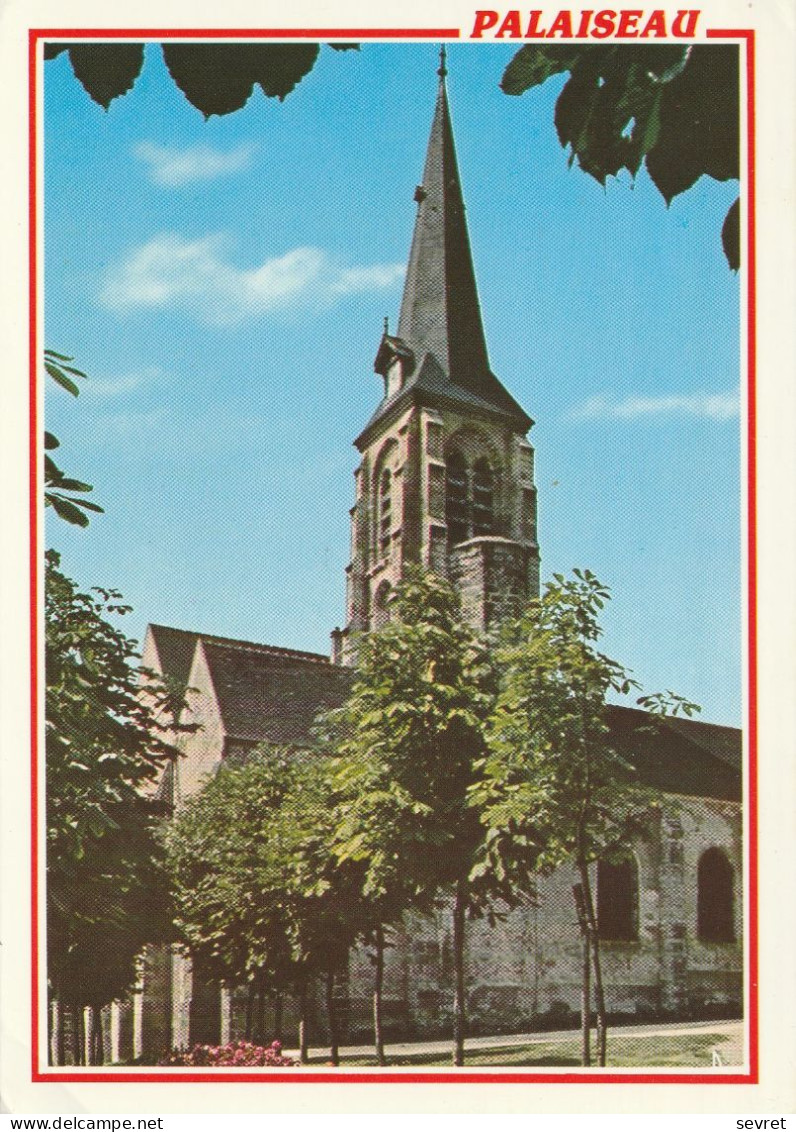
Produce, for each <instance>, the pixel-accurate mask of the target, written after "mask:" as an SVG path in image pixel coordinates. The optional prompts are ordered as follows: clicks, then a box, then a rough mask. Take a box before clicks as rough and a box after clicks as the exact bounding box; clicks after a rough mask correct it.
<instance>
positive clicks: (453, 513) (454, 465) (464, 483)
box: [445, 448, 470, 546]
mask: <svg viewBox="0 0 796 1132" xmlns="http://www.w3.org/2000/svg"><path fill="white" fill-rule="evenodd" d="M445 463H446V481H445V520H446V522H447V524H448V543H449V544H450V545H451V546H454V545H455V544H456V543H457V542H464V540H465V539H467V538H469V537H470V514H469V512H470V507H469V499H468V495H469V492H468V475H467V464H466V463H465V459H464V457H463V456H462V454H461V452H459V451H458V450H457V449H455V448H454V449H453V450H452V451H451V452H449V453H448V457H447V460H446V462H445Z"/></svg>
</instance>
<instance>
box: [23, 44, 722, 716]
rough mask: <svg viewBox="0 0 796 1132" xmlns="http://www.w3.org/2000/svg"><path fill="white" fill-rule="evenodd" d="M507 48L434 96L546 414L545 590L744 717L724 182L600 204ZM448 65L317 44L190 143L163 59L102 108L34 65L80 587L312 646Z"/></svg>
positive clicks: (490, 53) (541, 445)
mask: <svg viewBox="0 0 796 1132" xmlns="http://www.w3.org/2000/svg"><path fill="white" fill-rule="evenodd" d="M513 54H514V48H512V47H507V46H505V45H503V44H484V45H476V44H461V45H452V46H451V47H450V50H449V55H448V66H449V79H448V89H449V94H450V100H451V110H452V116H453V124H454V132H455V135H456V144H457V150H458V157H459V165H460V170H461V175H462V182H463V187H464V193H465V200H466V202H467V211H468V220H469V225H470V237H471V241H472V247H473V255H474V260H475V267H476V275H477V278H478V284H479V292H480V297H481V305H482V309H483V316H484V324H485V328H486V334H487V342H488V345H489V352H490V359H491V362H492V368H493V369H494V371H495V373H497V375H498V376H499V377H500V379H501V380H502V381H503V383H504V384H505V385H506V386H507V388H508V389H509V390H510V392H511V393H512V394H513V395H514V396H515V397H516V398H517V399H518V400H519V402H520V403H521V404H522V405H523V407H524V408H525V409H526V410H527V411H528V412H529V413H530V415H531V416H532V417H533V418H534V419H535V421H536V422H537V423H536V425H535V427H534V428H533V430H532V432H531V439H532V441H533V443H534V445H535V447H536V451H537V483H538V488H539V530H540V543H541V552H542V576H543V578H545V577H549V576H550V575H551V574H552V573H553V572H554V571H564V572H567V571H569V570H571V569H572V567H573V566H586V567H588V568H590V569H591V570H593V571H594V572H595V573H596V574H597V575H598V576H599V577H600V578H601V579H602V580H604V581H605V582H607V583H608V585H610V586H611V588H612V590H613V592H614V600H613V602H612V605H611V608H610V610H609V611H608V613H607V616H606V619H605V625H606V635H605V640H604V645H605V649H606V651H607V652H609V653H610V654H611V655H613V656H615V657H617V658H618V659H621V660H622V661H623V662H624V663H626V664H627V665H628V666H629V667H631V668H632V669H633V670H634V672H635V674H636V675H637V677H638V678H639V679H641V680H642V682H643V683H644V685H645V687H647V688H648V689H649V690H658V689H662V688H672V689H674V690H676V691H678V692H681V693H682V694H684V695H687V696H689V697H690V698H692V699H694V700H696V701H697V702H699V703H701V704H702V707H703V718H705V719H709V720H714V721H716V722H726V723H739V722H740V716H741V691H740V689H741V673H740V635H741V614H740V601H741V596H740V582H739V575H740V568H739V558H740V555H739V547H740V506H739V491H740V488H739V474H740V472H739V435H740V424H739V416H738V384H739V361H738V339H739V329H738V302H739V299H738V279H737V278H736V277H735V276H733V275H732V273H731V272H730V271H729V269H728V268H727V266H726V262H725V260H724V257H723V255H722V252H721V247H720V242H719V231H720V228H721V223H722V220H723V217H724V214H725V212H726V210H727V208H728V206H729V204H730V203H731V201H732V199H733V198H734V196H735V193H736V191H737V188H736V186H735V185H733V184H729V185H719V184H716V183H715V182H711V181H708V180H706V179H704V178H703V179H702V181H701V182H700V183H699V184H698V185H697V186H696V187H695V189H693V190H691V191H690V192H688V193H686V194H684V195H683V196H682V197H680V198H677V199H676V200H675V201H674V203H673V204H672V206H671V207H670V208H668V209H667V208H666V206H665V204H664V202H663V200H662V198H661V197H660V195H659V194H658V192H657V190H655V189H654V187H653V186H652V185H651V183H650V182H649V179H648V178H647V177H646V174H644V173H643V172H642V174H641V175H640V176H639V177H638V179H637V181H636V182H635V184H631V182H630V180H629V179H627V178H625V179H621V180H620V181H619V182H612V183H610V184H609V185H608V186H607V187H606V189H603V188H601V187H600V186H599V185H598V184H597V183H596V182H594V181H593V180H592V179H591V178H589V177H587V176H586V175H584V174H583V173H581V172H580V171H579V170H578V169H577V168H572V169H570V168H568V164H567V156H566V154H565V153H564V152H563V150H562V149H561V147H560V146H559V144H558V141H557V138H556V136H555V130H554V127H553V118H552V114H553V105H554V101H555V96H556V94H557V91H558V89H559V86H560V84H556V83H555V82H550V83H548V84H546V86H545V87H543V88H541V89H540V90H537V91H534V92H530V93H528V94H526V95H524V96H522V97H521V98H509V97H507V96H506V95H504V94H502V93H501V92H500V90H499V89H498V82H499V79H500V76H501V74H502V71H503V68H504V67H505V65H506V63H507V62H508V60H509V59H510V58H511V57H512V55H513ZM436 67H437V47H436V46H435V45H431V44H411V45H400V44H375V43H373V44H371V43H368V44H366V45H364V46H363V48H362V50H361V51H360V52H345V53H340V52H332V51H330V50H329V49H328V48H326V49H324V50H322V52H321V55H320V58H319V61H318V62H317V64H316V66H315V69H314V70H313V71H312V72H311V73H310V75H309V76H308V77H307V78H306V79H304V81H303V82H302V83H301V84H300V85H299V86H298V87H297V88H296V90H295V91H294V92H293V94H291V95H290V96H288V98H287V99H286V100H285V102H284V103H281V104H280V103H278V102H277V101H275V100H270V99H268V100H267V99H265V98H264V97H263V96H262V95H261V94H260V93H259V91H258V92H257V93H256V94H255V95H254V96H253V97H252V99H251V100H250V102H249V103H248V105H247V106H246V107H245V108H244V109H243V110H242V111H239V112H238V113H236V114H232V115H229V116H227V117H224V118H212V119H210V120H209V121H207V122H205V121H204V119H203V118H202V116H201V114H199V112H198V111H196V110H195V109H194V108H193V107H192V106H190V105H189V104H188V103H187V102H186V101H185V99H184V98H183V96H182V95H181V94H180V92H179V91H178V90H177V89H176V88H175V87H174V86H173V85H172V84H171V81H170V79H168V76H167V75H166V73H165V69H164V66H163V63H162V59H161V57H160V53H159V50H158V49H157V48H156V47H154V46H153V47H150V48H148V51H147V61H146V64H145V68H144V71H143V73H142V75H141V77H140V78H139V80H138V82H137V84H136V86H135V88H134V89H133V91H132V93H130V94H128V95H127V96H125V97H124V98H121V99H118V100H117V101H116V102H114V103H112V105H111V107H110V110H109V111H108V112H107V113H106V112H104V111H102V110H101V109H100V108H99V107H98V106H96V105H95V104H94V103H92V102H91V101H90V99H89V98H88V96H87V95H86V94H85V92H84V91H83V89H82V88H81V87H80V86H79V84H78V83H77V81H76V80H75V79H74V77H73V76H72V74H71V69H70V65H69V62H68V59H67V58H66V56H65V55H62V56H60V57H59V58H57V59H56V60H54V61H52V62H49V63H47V64H46V66H45V69H44V70H45V115H46V117H45V296H46V297H45V304H46V306H45V339H46V343H47V345H48V346H49V347H50V348H53V349H56V350H58V351H59V352H62V353H68V354H72V355H74V357H75V359H76V361H77V364H79V365H80V367H81V368H82V369H84V370H86V372H87V373H88V374H89V375H90V380H89V381H87V382H85V383H84V384H83V391H82V393H81V395H80V397H79V398H78V399H76V400H75V399H73V398H71V397H69V395H68V394H65V393H63V392H62V391H61V390H59V389H56V388H55V387H52V388H49V389H47V391H46V416H47V424H48V427H49V428H50V429H51V430H52V431H54V432H55V433H56V434H57V435H58V436H59V437H60V439H61V442H62V447H61V450H60V455H61V464H62V466H63V467H64V468H65V469H66V470H67V471H68V472H69V473H70V474H74V475H78V476H80V477H82V478H85V479H87V480H88V481H89V482H91V483H93V484H94V487H95V498H96V500H97V502H99V503H101V504H102V505H103V506H104V507H105V508H106V513H105V515H102V516H98V517H97V518H96V519H93V520H92V523H91V526H90V527H89V529H88V530H85V531H81V530H74V529H71V528H69V527H67V525H66V524H64V523H63V522H60V521H58V520H55V519H53V518H52V517H51V513H48V529H47V543H48V545H53V546H55V547H56V548H57V549H59V550H60V551H61V552H62V555H63V566H64V569H65V570H66V572H67V573H68V574H70V575H71V576H72V577H75V578H76V579H77V580H78V581H79V582H80V583H81V584H82V585H83V586H89V585H93V584H99V585H107V586H113V587H116V588H118V589H120V590H121V591H122V592H123V593H124V595H125V597H126V599H127V600H128V601H129V602H130V603H131V604H132V605H133V607H134V613H132V614H131V615H129V616H128V618H127V619H126V627H127V631H128V633H130V634H131V635H133V636H136V637H138V638H140V637H141V636H142V635H143V631H144V628H145V625H146V623H147V621H150V620H151V621H158V622H161V623H165V624H170V625H175V626H178V627H181V628H192V629H198V630H202V631H205V632H209V633H217V634H221V635H225V636H233V637H236V636H237V637H244V638H247V639H251V640H258V641H266V642H269V643H273V644H279V645H286V646H292V647H296V648H306V649H314V650H318V651H323V652H325V651H327V649H328V634H329V631H330V630H331V629H332V628H333V627H334V626H335V625H339V624H341V623H342V621H343V618H344V608H343V601H344V576H343V570H344V567H345V565H346V562H347V559H348V535H349V532H348V508H349V507H350V506H351V504H352V502H353V477H352V473H353V469H354V467H355V466H356V462H357V454H356V452H355V450H354V449H353V447H352V444H351V442H352V439H353V437H354V436H356V434H357V433H358V431H359V430H360V429H361V427H362V425H363V424H364V423H365V421H366V420H367V419H368V417H369V416H370V414H371V412H372V411H373V408H374V407H375V405H376V403H377V401H378V399H379V396H380V387H381V381H380V379H379V378H378V377H377V375H375V374H374V373H373V359H374V356H375V352H376V349H377V346H378V342H379V338H380V334H381V329H382V325H383V318H384V316H385V315H389V316H390V319H391V322H392V324H393V325H395V320H396V319H397V315H398V309H399V306H400V297H401V286H402V277H403V271H404V267H405V264H406V260H407V257H408V251H409V242H410V239H411V232H412V225H413V220H414V209H415V206H414V204H413V202H412V194H413V191H414V187H415V185H416V184H417V182H418V181H419V179H420V176H421V173H422V167H423V159H424V155H425V147H426V142H427V137H428V130H429V126H430V123H431V116H432V112H433V106H434V100H435V95H436V83H437V78H436V74H435V71H436Z"/></svg>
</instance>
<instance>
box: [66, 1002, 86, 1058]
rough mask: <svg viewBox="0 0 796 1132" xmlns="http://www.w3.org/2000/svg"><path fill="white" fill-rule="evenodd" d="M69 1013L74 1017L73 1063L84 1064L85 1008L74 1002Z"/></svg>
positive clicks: (72, 1037) (72, 1036)
mask: <svg viewBox="0 0 796 1132" xmlns="http://www.w3.org/2000/svg"><path fill="white" fill-rule="evenodd" d="M69 1013H70V1016H71V1019H72V1034H71V1039H72V1040H71V1045H72V1064H73V1065H82V1064H83V1025H82V1021H83V1009H82V1007H80V1006H75V1005H74V1004H73V1005H72V1006H70V1008H69Z"/></svg>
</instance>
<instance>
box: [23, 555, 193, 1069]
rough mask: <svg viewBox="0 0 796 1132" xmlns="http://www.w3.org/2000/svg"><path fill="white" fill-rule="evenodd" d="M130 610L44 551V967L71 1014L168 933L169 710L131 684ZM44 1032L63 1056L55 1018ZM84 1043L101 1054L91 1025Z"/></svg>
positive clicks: (107, 996)
mask: <svg viewBox="0 0 796 1132" xmlns="http://www.w3.org/2000/svg"><path fill="white" fill-rule="evenodd" d="M128 610H129V607H128V606H125V605H123V604H121V601H120V595H119V594H118V593H116V592H115V591H111V590H99V589H98V590H95V591H93V592H92V593H91V594H86V593H81V592H80V591H79V590H78V588H77V586H76V585H75V583H74V582H73V581H71V580H70V579H69V578H67V577H66V576H65V575H64V574H63V573H62V571H61V569H60V558H59V556H58V554H56V553H55V552H54V551H48V552H47V555H46V589H45V621H44V629H45V644H46V675H47V687H46V695H45V716H46V797H47V950H48V975H49V980H50V988H51V993H52V997H53V1000H54V1002H55V1003H57V1004H58V1007H63V1006H66V1007H68V1008H70V1009H71V1010H72V1014H73V1019H74V1018H75V1017H76V1016H77V1014H78V1012H80V1011H82V1008H83V1007H84V1006H88V1007H91V1008H93V1010H94V1012H95V1014H96V1012H97V1011H98V1010H99V1009H100V1008H101V1007H102V1006H103V1005H105V1004H106V1003H108V1002H111V1001H112V1000H113V999H115V998H117V997H119V996H121V995H122V994H123V993H124V992H125V991H127V990H128V989H129V988H130V987H131V986H132V985H133V984H134V982H135V977H136V957H137V955H138V954H139V952H140V950H141V948H142V946H143V945H144V944H145V943H150V942H154V941H156V940H157V939H160V938H168V933H169V926H168V893H167V886H166V879H165V873H164V871H163V866H162V853H161V849H160V845H159V841H158V836H157V829H158V824H159V821H160V819H161V818H162V813H163V810H162V806H161V805H160V804H159V803H158V802H157V800H156V798H155V796H154V793H153V790H154V784H155V780H156V778H157V776H158V774H159V773H160V770H161V768H162V767H163V765H164V763H165V762H166V760H168V759H169V758H173V757H175V755H176V751H175V750H174V748H173V747H172V746H171V745H170V744H169V743H168V742H166V740H165V736H166V733H167V732H168V731H169V730H170V729H171V728H172V727H173V720H172V718H171V715H170V713H168V717H167V718H163V716H162V715H161V710H160V709H161V699H160V690H159V687H158V685H157V683H156V682H155V681H154V679H150V683H149V684H148V697H147V700H146V701H145V700H143V699H142V698H141V696H140V695H139V691H140V685H139V678H140V672H139V670H137V669H136V667H135V664H134V662H135V660H136V658H137V653H136V651H135V643H134V642H133V641H131V640H130V639H129V638H128V637H126V636H125V635H124V634H123V633H122V632H121V630H120V629H118V628H117V627H115V626H114V625H112V624H111V622H110V621H109V620H108V619H107V617H108V615H114V616H118V615H120V614H124V613H126V612H127V611H128ZM55 1014H56V1015H57V1014H58V1009H57V1008H56V1010H55ZM75 1034H76V1029H75ZM52 1036H53V1049H54V1051H55V1054H56V1060H61V1056H60V1054H61V1051H60V1046H61V1041H62V1036H61V1034H60V1032H59V1030H58V1027H57V1026H56V1027H55V1032H54V1033H53V1035H52ZM86 1045H87V1047H88V1048H89V1056H93V1057H95V1058H98V1059H101V1051H99V1050H98V1049H96V1040H95V1036H94V1035H92V1034H89V1035H87V1041H86ZM92 1049H93V1051H94V1052H93V1054H92V1052H91V1051H92ZM76 1053H77V1060H78V1061H79V1060H82V1057H83V1054H82V1052H81V1051H80V1050H77V1051H76Z"/></svg>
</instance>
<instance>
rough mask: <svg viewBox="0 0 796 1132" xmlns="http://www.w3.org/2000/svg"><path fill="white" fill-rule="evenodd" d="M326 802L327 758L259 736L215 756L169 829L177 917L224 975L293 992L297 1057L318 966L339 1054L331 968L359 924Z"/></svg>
mask: <svg viewBox="0 0 796 1132" xmlns="http://www.w3.org/2000/svg"><path fill="white" fill-rule="evenodd" d="M331 812H332V810H331V805H330V798H329V781H328V766H327V764H326V763H325V762H324V760H322V759H320V758H319V757H318V756H317V754H316V753H315V752H312V751H308V752H297V751H290V750H282V749H269V748H265V747H263V748H260V749H259V750H258V751H257V752H255V753H254V754H253V755H251V756H250V757H249V758H248V759H247V760H246V761H245V762H244V763H239V762H238V763H232V764H229V765H223V766H222V767H220V768H219V771H218V773H217V775H216V776H215V777H214V778H212V779H211V780H210V781H209V782H208V783H207V785H206V786H205V787H204V789H203V790H202V791H201V792H200V793H199V794H197V795H195V796H194V797H193V798H191V799H189V800H188V801H187V802H186V804H185V806H184V808H183V809H182V810H181V811H180V813H179V814H178V816H177V818H176V819H175V821H174V823H173V824H172V826H171V828H170V829H169V831H168V834H167V846H168V854H169V862H170V872H171V875H172V877H173V882H174V888H175V903H176V909H177V919H176V925H177V929H178V932H179V933H180V935H181V937H182V939H183V940H184V941H185V943H186V944H187V947H188V949H189V951H190V953H191V955H192V957H193V958H194V960H195V961H196V962H198V963H199V964H200V965H201V966H202V968H203V969H204V970H206V971H208V972H209V973H210V974H212V975H214V976H215V977H216V978H218V979H220V980H221V981H223V982H226V983H228V984H229V985H233V986H234V985H241V984H243V985H247V986H248V987H249V988H251V990H252V992H257V993H264V992H271V993H277V994H281V993H283V992H285V991H289V992H290V993H293V994H294V995H295V996H296V998H297V1000H298V1002H299V1007H300V1025H299V1045H300V1049H301V1060H302V1062H305V1061H306V1060H307V1026H306V1016H307V1009H308V992H309V989H310V985H311V983H312V981H313V979H315V978H316V977H318V976H319V975H320V976H322V977H323V978H324V980H325V984H326V992H327V995H326V1000H327V1008H328V1010H329V1032H330V1047H331V1056H332V1060H333V1061H334V1062H336V1061H337V1056H338V1053H337V1045H338V1040H337V1032H338V1027H337V1021H336V1015H335V1010H334V993H333V992H334V978H335V975H336V974H337V973H338V972H339V971H340V970H342V969H343V967H344V966H345V962H346V959H347V955H348V950H349V947H350V946H351V943H352V942H353V940H354V938H355V936H356V933H357V930H358V925H357V919H356V916H357V907H356V889H355V887H354V886H353V885H351V884H350V883H349V880H348V870H345V869H340V868H339V867H338V866H337V862H336V861H335V860H334V858H333V857H332V856H331V855H330V854H329V851H328V843H329V837H330V824H331ZM247 1036H249V1035H247Z"/></svg>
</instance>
